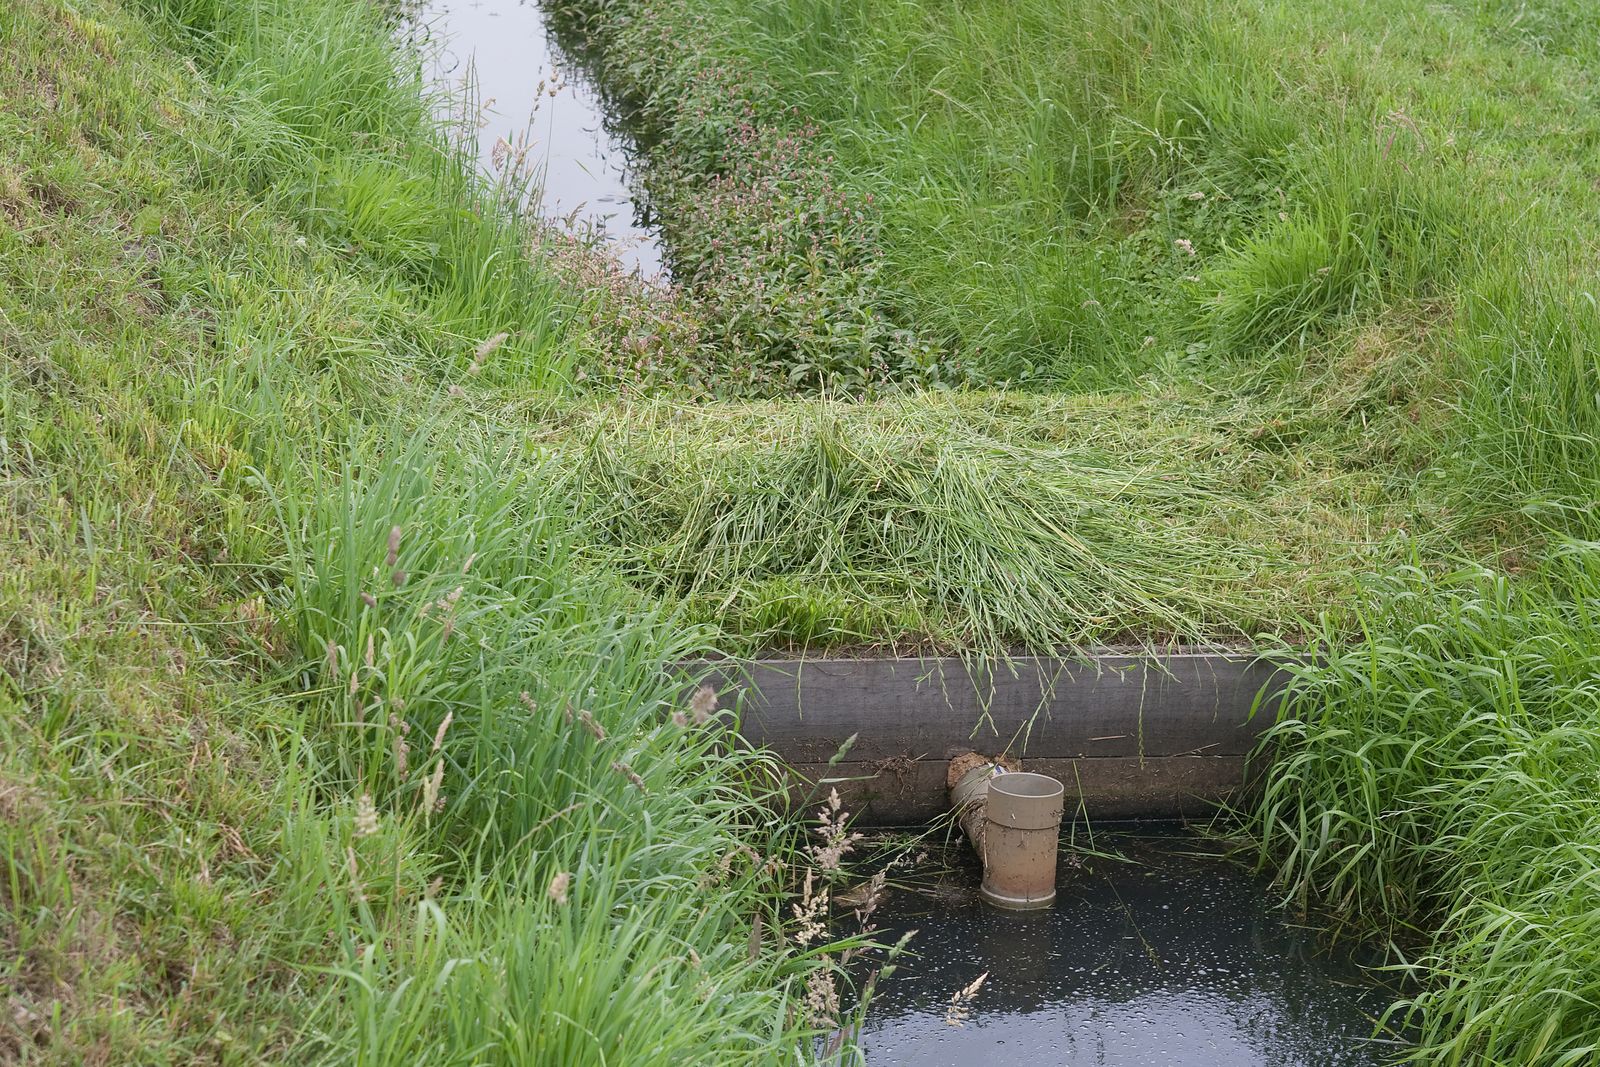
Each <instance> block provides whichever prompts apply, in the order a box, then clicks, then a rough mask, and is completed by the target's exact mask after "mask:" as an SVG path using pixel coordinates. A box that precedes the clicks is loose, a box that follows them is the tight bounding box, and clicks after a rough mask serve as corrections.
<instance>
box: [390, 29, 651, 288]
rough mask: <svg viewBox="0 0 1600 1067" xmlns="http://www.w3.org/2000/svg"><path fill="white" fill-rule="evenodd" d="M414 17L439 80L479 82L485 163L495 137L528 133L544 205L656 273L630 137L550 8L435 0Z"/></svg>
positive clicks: (454, 84)
mask: <svg viewBox="0 0 1600 1067" xmlns="http://www.w3.org/2000/svg"><path fill="white" fill-rule="evenodd" d="M417 19H418V23H419V25H421V26H423V27H425V28H426V34H427V46H426V47H428V55H429V58H430V70H429V73H430V74H431V76H432V77H433V78H434V80H435V81H436V82H437V83H438V84H440V85H441V87H447V88H449V89H451V90H452V91H459V89H460V88H461V84H462V81H463V79H466V78H468V77H470V78H471V79H472V80H473V82H474V83H475V85H476V89H477V92H478V94H479V97H480V103H481V104H482V105H483V110H484V114H483V120H484V121H485V123H486V124H485V125H484V127H483V129H482V135H481V137H480V145H479V148H480V151H479V157H480V158H479V162H480V164H481V165H482V166H483V167H484V169H485V170H491V169H492V168H493V166H494V159H493V155H494V151H495V145H496V142H497V141H499V140H500V139H502V138H503V139H504V140H505V142H506V143H507V144H509V145H516V144H517V143H518V138H519V137H522V136H524V135H526V136H527V137H528V138H529V139H530V140H531V141H532V152H531V154H532V158H533V159H534V160H536V161H537V162H538V164H539V172H540V174H541V176H542V179H541V184H542V187H543V191H544V195H543V204H542V212H543V214H544V215H545V216H546V217H548V218H551V219H559V220H563V221H564V222H565V221H569V220H570V222H571V223H572V224H573V225H574V226H575V227H577V228H579V229H580V230H583V231H586V232H587V231H593V232H595V233H604V235H605V237H606V238H607V239H608V240H609V243H610V244H611V246H612V247H613V249H614V251H615V253H616V257H617V260H618V262H619V263H620V264H621V265H622V266H623V268H624V269H628V270H637V271H638V272H639V273H640V275H642V276H643V277H645V278H652V277H655V276H656V275H658V274H659V273H660V272H661V270H662V257H661V247H660V243H659V237H658V234H657V233H656V230H655V229H654V228H653V227H652V226H650V225H648V224H647V223H646V222H645V221H644V220H643V219H642V217H641V212H640V211H639V207H638V205H637V204H636V203H635V200H634V195H633V192H632V190H631V188H630V186H629V179H630V175H629V166H630V153H631V150H632V145H631V144H630V143H629V142H628V139H627V135H626V133H624V132H621V128H620V127H619V126H618V125H617V124H615V123H611V122H608V120H607V115H606V111H605V106H604V103H603V102H602V100H601V97H600V93H599V91H598V89H597V88H596V87H595V85H594V84H593V83H592V82H591V81H590V80H589V78H588V77H587V76H586V75H585V74H584V71H583V69H582V67H581V66H580V65H579V64H578V63H577V62H575V61H573V59H572V57H570V56H568V55H567V54H566V53H565V52H564V51H563V50H562V49H561V47H560V45H559V43H558V42H557V41H556V39H555V36H554V34H553V33H552V31H551V30H550V28H549V26H548V25H547V24H546V15H545V12H544V10H543V9H542V8H541V7H540V6H539V5H538V4H536V3H531V2H519V0H432V2H431V3H427V4H425V5H424V6H423V7H421V8H420V9H419V11H418V14H417Z"/></svg>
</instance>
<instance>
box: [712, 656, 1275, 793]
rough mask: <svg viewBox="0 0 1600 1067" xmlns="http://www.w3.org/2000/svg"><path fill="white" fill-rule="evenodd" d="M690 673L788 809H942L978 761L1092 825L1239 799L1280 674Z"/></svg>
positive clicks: (1210, 665) (986, 667) (886, 662)
mask: <svg viewBox="0 0 1600 1067" xmlns="http://www.w3.org/2000/svg"><path fill="white" fill-rule="evenodd" d="M690 666H691V669H693V670H694V673H696V674H699V673H701V672H702V671H707V670H708V671H709V677H708V678H707V680H708V681H709V683H710V684H711V685H712V686H714V687H715V688H716V689H717V691H718V695H719V700H718V703H719V704H720V705H721V706H722V707H725V708H727V707H735V708H737V709H738V711H739V713H740V732H741V734H742V735H743V736H744V737H745V738H746V739H747V740H749V741H750V742H751V743H753V744H757V745H762V746H765V747H767V748H769V749H771V750H772V751H773V752H775V753H776V754H777V755H778V756H779V758H781V759H782V760H783V761H784V762H785V763H787V764H788V765H789V767H790V769H791V772H792V779H791V780H792V782H793V788H792V789H791V794H792V795H794V796H795V798H796V800H804V799H805V797H806V796H807V794H809V793H811V792H812V784H813V783H815V784H818V787H819V789H820V792H822V793H826V792H827V790H828V789H829V788H833V787H837V788H838V789H839V791H840V795H841V796H843V797H845V798H846V799H847V806H850V808H851V810H852V811H854V812H856V813H857V815H858V816H859V817H860V821H861V822H863V823H866V824H875V825H905V824H909V823H919V822H925V821H927V820H928V819H931V818H933V817H935V816H937V815H938V814H940V813H941V812H943V811H944V810H945V808H946V807H947V801H946V797H945V791H946V788H947V786H946V781H945V773H946V769H947V767H948V763H949V760H950V759H951V758H953V757H955V756H958V755H962V754H964V753H967V752H973V751H977V752H981V753H983V754H985V755H998V754H1000V753H1006V754H1008V755H1011V756H1013V757H1016V758H1018V759H1020V760H1022V761H1023V763H1024V766H1025V767H1026V768H1027V769H1028V770H1032V771H1038V772H1039V773H1042V774H1048V775H1051V776H1052V777H1055V778H1059V779H1061V780H1062V781H1063V782H1064V783H1065V784H1066V787H1067V799H1068V803H1069V805H1071V806H1073V808H1074V810H1075V811H1076V812H1077V813H1078V814H1079V815H1081V816H1087V817H1088V818H1091V819H1094V818H1163V817H1168V818H1172V817H1186V816H1192V815H1198V814H1202V813H1204V812H1205V811H1208V810H1210V808H1211V807H1212V806H1213V805H1214V804H1215V803H1217V802H1219V801H1225V800H1227V799H1229V798H1231V797H1233V796H1234V795H1235V794H1237V793H1238V792H1239V790H1240V789H1241V788H1243V786H1244V784H1245V773H1246V771H1245V757H1246V756H1248V755H1249V754H1250V753H1251V752H1252V751H1254V750H1255V749H1256V747H1257V745H1258V743H1259V741H1260V738H1261V735H1262V733H1263V732H1264V731H1265V730H1266V729H1267V728H1269V727H1270V726H1271V725H1272V724H1273V722H1274V721H1276V706H1275V704H1274V703H1272V697H1273V696H1274V695H1276V694H1280V693H1281V692H1282V691H1283V689H1284V686H1285V684H1286V683H1287V681H1288V678H1289V675H1288V672H1287V671H1285V670H1284V669H1283V668H1281V667H1280V666H1277V665H1275V664H1273V663H1269V662H1266V661H1263V660H1260V659H1258V658H1256V657H1253V656H1250V655H1227V654H1215V653H1174V654H1168V655H1129V654H1120V653H1119V654H1106V655H1100V656H1091V657H1088V658H1087V659H1083V660H1070V659H1064V658H1059V659H1058V658H1046V657H1018V658H1013V659H1010V660H1001V661H977V660H975V661H972V662H970V663H969V662H967V661H964V660H961V659H952V658H925V659H831V660H755V661H730V662H726V663H703V664H697V665H690ZM1258 701H1259V705H1260V708H1261V710H1260V711H1259V712H1257V713H1255V714H1252V710H1253V709H1254V708H1255V707H1256V706H1257V704H1258ZM852 735H855V738H856V740H855V742H854V743H853V744H852V745H851V747H850V749H849V750H848V752H847V753H846V754H845V755H844V756H843V757H842V759H841V760H840V761H839V762H837V763H836V764H834V765H833V766H831V767H830V766H829V765H828V761H829V760H830V759H831V758H833V757H834V756H835V755H836V754H838V752H839V749H840V747H841V746H842V745H843V743H844V742H845V740H846V739H847V738H849V737H850V736H852Z"/></svg>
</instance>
